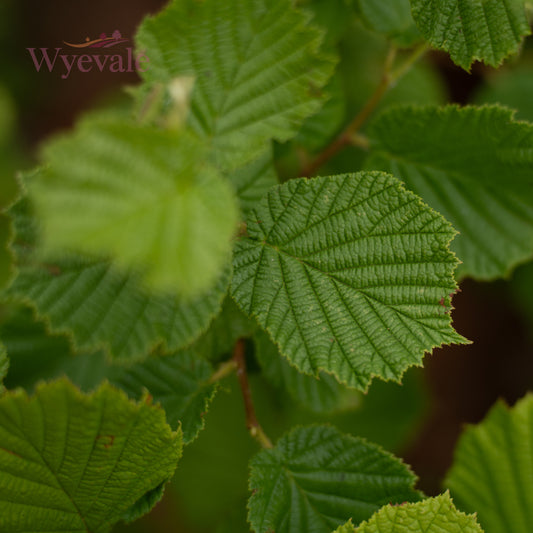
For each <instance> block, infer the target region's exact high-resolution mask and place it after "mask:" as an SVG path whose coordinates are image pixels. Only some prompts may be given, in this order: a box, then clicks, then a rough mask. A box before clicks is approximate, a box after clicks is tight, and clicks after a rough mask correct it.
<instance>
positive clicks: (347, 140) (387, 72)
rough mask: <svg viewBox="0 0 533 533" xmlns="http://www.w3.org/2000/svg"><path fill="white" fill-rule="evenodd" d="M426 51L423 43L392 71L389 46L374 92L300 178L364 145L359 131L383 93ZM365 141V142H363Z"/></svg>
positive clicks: (394, 52)
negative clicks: (352, 146) (346, 150)
mask: <svg viewBox="0 0 533 533" xmlns="http://www.w3.org/2000/svg"><path fill="white" fill-rule="evenodd" d="M427 50H428V47H427V45H426V44H425V43H424V44H423V45H421V46H418V47H417V48H415V49H414V50H413V53H412V54H411V55H410V56H409V57H408V58H407V60H406V61H405V62H404V63H402V65H400V67H398V68H397V69H396V70H394V71H393V70H392V65H393V63H394V60H395V58H396V48H395V47H393V46H391V48H390V49H389V53H388V54H387V57H386V58H385V64H384V66H383V76H382V77H381V81H380V82H379V85H378V86H377V87H376V90H375V91H374V93H373V94H372V96H370V98H369V99H368V100H367V102H366V104H365V105H364V106H363V108H362V109H361V111H360V112H359V113H358V114H357V115H356V116H355V118H354V119H353V120H352V121H351V122H350V123H349V124H348V126H346V128H345V129H344V130H343V131H342V132H341V133H340V134H339V135H338V136H337V138H336V139H334V140H333V142H332V143H331V144H330V145H328V146H327V147H326V148H325V149H324V150H323V151H322V152H320V153H319V154H318V155H317V157H316V158H315V159H313V160H312V161H311V162H310V163H309V164H308V165H306V166H305V167H304V168H303V169H302V171H301V172H300V174H299V176H300V177H309V176H312V175H314V174H315V173H316V171H317V170H318V169H319V168H321V167H322V166H323V165H324V164H325V163H327V162H328V161H329V160H330V159H331V158H332V157H334V156H335V155H337V154H338V153H339V152H340V151H341V150H342V149H343V148H345V147H346V146H348V145H350V144H354V140H355V141H356V142H355V144H358V145H363V146H364V145H365V143H361V136H360V135H358V132H359V130H360V129H361V127H362V126H363V124H364V123H365V122H366V121H367V120H368V118H369V117H370V115H371V114H372V113H373V112H374V110H375V109H376V107H377V105H378V104H379V102H380V101H381V99H382V98H383V96H384V95H385V93H386V92H387V91H388V90H389V89H390V88H391V87H392V86H393V85H394V84H395V83H396V82H397V81H398V80H399V79H400V78H401V77H402V76H403V75H404V74H405V73H406V72H407V71H408V70H409V69H410V68H411V67H412V66H413V64H414V63H415V62H416V61H417V60H418V59H419V58H420V57H421V56H422V55H423V54H424V53H425V52H426V51H427ZM365 141H366V140H365Z"/></svg>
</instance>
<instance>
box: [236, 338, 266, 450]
mask: <svg viewBox="0 0 533 533" xmlns="http://www.w3.org/2000/svg"><path fill="white" fill-rule="evenodd" d="M244 348H245V345H244V339H239V340H238V341H237V343H236V344H235V348H234V350H233V361H235V364H236V366H237V376H238V378H239V384H240V386H241V391H242V398H243V400H244V410H245V412H246V426H247V428H248V431H249V432H250V435H251V436H252V437H253V438H254V439H256V440H257V441H258V442H259V444H261V446H262V447H263V448H272V442H270V439H269V438H268V437H267V435H266V434H265V432H264V431H263V428H262V427H261V425H260V424H259V422H258V421H257V416H256V414H255V408H254V404H253V400H252V393H251V391H250V384H249V383H248V374H247V373H246V360H245V358H244Z"/></svg>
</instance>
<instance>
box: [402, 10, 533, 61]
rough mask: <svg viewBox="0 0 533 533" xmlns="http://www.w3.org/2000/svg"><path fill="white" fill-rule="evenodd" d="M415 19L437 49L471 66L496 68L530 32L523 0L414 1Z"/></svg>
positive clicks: (515, 49) (413, 11)
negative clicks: (477, 64)
mask: <svg viewBox="0 0 533 533" xmlns="http://www.w3.org/2000/svg"><path fill="white" fill-rule="evenodd" d="M411 7H412V13H413V17H414V19H415V22H416V24H417V26H418V28H419V29H420V31H421V32H422V35H424V37H425V38H426V39H427V40H428V41H429V42H430V43H431V45H432V46H434V47H435V48H440V49H442V50H446V51H447V52H449V54H450V57H451V58H452V59H453V61H454V62H455V63H457V64H458V65H460V66H461V67H463V68H464V69H467V70H468V69H469V68H470V65H471V64H472V62H473V61H484V62H485V63H487V64H488V65H491V66H493V67H497V66H498V65H499V64H500V63H501V62H502V61H503V59H505V58H506V57H507V56H508V55H509V54H512V53H515V52H517V50H518V47H519V45H520V43H521V41H522V38H523V37H524V36H525V35H528V34H529V33H530V29H529V23H528V20H527V17H526V11H525V6H524V1H523V0H411Z"/></svg>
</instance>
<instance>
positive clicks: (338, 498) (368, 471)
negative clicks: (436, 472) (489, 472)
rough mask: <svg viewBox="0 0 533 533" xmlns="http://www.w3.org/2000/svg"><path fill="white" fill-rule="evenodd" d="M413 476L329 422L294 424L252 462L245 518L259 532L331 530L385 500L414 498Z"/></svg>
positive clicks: (367, 514) (416, 495) (357, 519)
mask: <svg viewBox="0 0 533 533" xmlns="http://www.w3.org/2000/svg"><path fill="white" fill-rule="evenodd" d="M414 483H415V476H414V475H413V473H412V472H411V471H410V470H409V468H408V467H407V466H405V465H404V464H403V463H402V462H401V461H400V460H399V459H396V458H395V457H394V456H392V455H390V454H388V453H386V452H385V451H383V450H382V449H381V448H379V447H378V446H376V445H374V444H369V443H367V442H366V441H364V440H362V439H357V438H354V437H351V436H348V435H343V434H342V433H340V432H339V431H338V430H336V429H334V428H332V427H329V426H312V427H307V428H298V429H295V430H293V431H291V432H290V433H288V434H287V435H285V436H284V437H282V438H281V439H280V440H279V442H278V443H277V444H276V446H275V448H274V449H272V450H263V451H261V452H260V453H259V454H258V455H257V456H256V457H255V458H254V459H252V461H251V475H250V489H251V490H252V491H255V492H254V494H253V495H252V497H251V498H250V501H249V504H248V508H249V514H248V519H249V521H250V523H251V524H252V528H253V529H254V531H256V532H257V533H266V532H267V531H276V533H287V532H291V533H301V532H302V531H312V532H313V533H322V532H324V533H329V532H330V531H331V530H332V529H333V528H335V527H337V526H338V525H340V524H341V523H343V522H346V520H348V519H349V518H353V520H354V522H355V523H359V522H360V521H362V520H365V519H366V518H369V517H370V516H371V515H372V514H373V513H374V512H375V511H377V510H378V509H379V508H380V507H381V506H382V505H385V504H386V503H400V502H403V501H417V500H418V499H419V493H418V492H417V491H415V490H414V489H413V485H414Z"/></svg>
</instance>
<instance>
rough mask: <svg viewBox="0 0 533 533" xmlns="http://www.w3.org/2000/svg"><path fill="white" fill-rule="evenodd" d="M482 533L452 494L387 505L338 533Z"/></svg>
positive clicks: (340, 529)
mask: <svg viewBox="0 0 533 533" xmlns="http://www.w3.org/2000/svg"><path fill="white" fill-rule="evenodd" d="M356 531H357V533H442V532H444V531H446V533H482V530H481V528H480V527H479V524H478V523H477V521H476V518H475V516H473V515H465V514H464V513H461V512H460V511H458V510H457V509H456V508H455V506H454V505H453V502H452V500H451V498H450V495H449V494H448V493H445V494H441V495H440V496H437V497H435V498H428V499H426V500H423V501H421V502H417V503H404V504H402V505H399V506H398V505H396V506H394V505H387V506H385V507H382V508H381V509H380V510H379V511H378V512H377V513H376V514H374V516H372V518H371V519H370V520H368V521H367V522H363V523H362V524H361V525H360V526H359V527H358V528H357V529H355V528H354V526H353V525H352V524H350V523H348V524H346V525H344V526H342V527H340V528H338V529H337V530H336V531H335V533H355V532H356Z"/></svg>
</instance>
